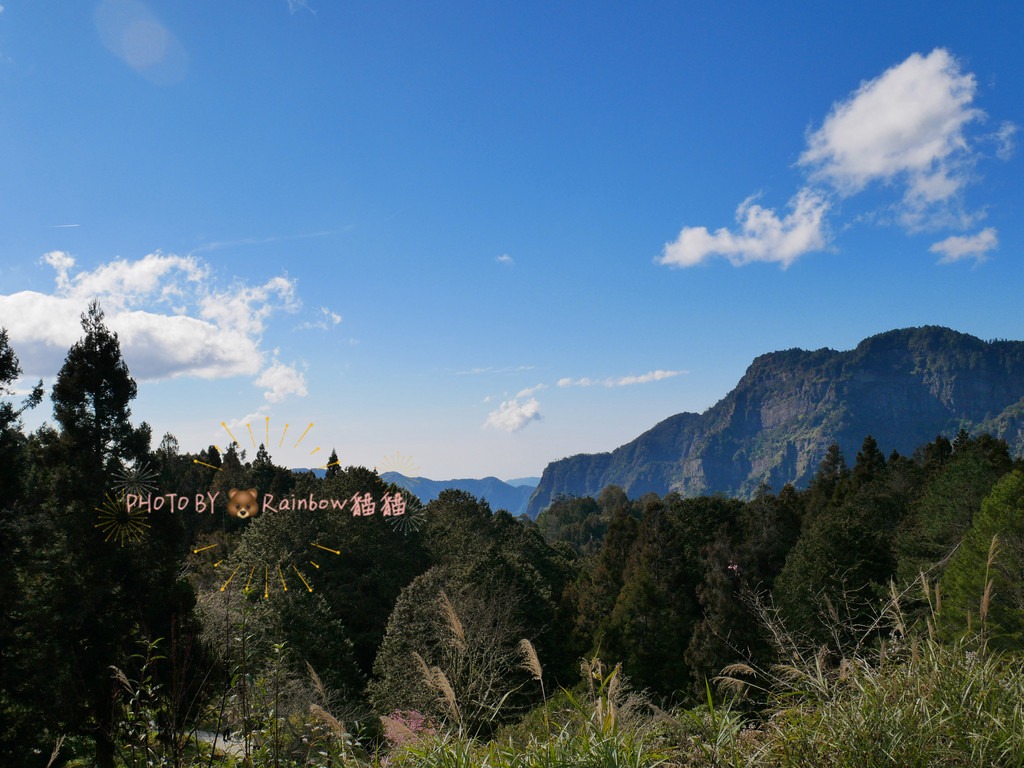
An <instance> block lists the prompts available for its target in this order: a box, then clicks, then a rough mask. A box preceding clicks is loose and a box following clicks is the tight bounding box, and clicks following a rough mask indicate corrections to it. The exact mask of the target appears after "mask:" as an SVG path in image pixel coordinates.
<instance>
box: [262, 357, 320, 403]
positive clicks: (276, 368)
mask: <svg viewBox="0 0 1024 768" xmlns="http://www.w3.org/2000/svg"><path fill="white" fill-rule="evenodd" d="M254 383H255V384H256V386H257V387H263V388H265V389H266V390H267V391H266V392H264V393H263V396H264V397H265V398H266V399H267V400H269V401H270V402H272V403H279V402H281V401H282V400H284V399H285V398H286V397H287V396H288V395H298V396H299V397H305V396H306V395H307V394H309V393H308V392H307V391H306V378H305V376H303V375H302V374H301V373H299V372H298V371H297V370H295V367H294V366H291V365H284V364H283V363H280V362H278V361H276V360H275V361H274V363H273V365H271V366H269V367H268V368H267V369H265V370H264V371H263V372H262V373H261V374H260V376H259V378H258V379H256V381H255V382H254Z"/></svg>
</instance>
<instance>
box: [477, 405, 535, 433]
mask: <svg viewBox="0 0 1024 768" xmlns="http://www.w3.org/2000/svg"><path fill="white" fill-rule="evenodd" d="M540 418H541V415H540V403H538V402H537V400H536V398H532V397H531V398H530V399H529V400H527V401H526V402H525V403H520V402H519V400H518V399H512V400H505V401H503V402H502V404H501V405H500V406H498V409H497V410H496V411H491V413H490V414H489V415H488V416H487V421H485V422H484V424H483V426H484V427H485V428H486V427H494V428H495V429H501V430H504V431H505V432H509V433H512V432H518V431H519V430H521V429H522V428H523V427H525V426H526V425H527V424H529V423H530V422H531V421H535V420H540Z"/></svg>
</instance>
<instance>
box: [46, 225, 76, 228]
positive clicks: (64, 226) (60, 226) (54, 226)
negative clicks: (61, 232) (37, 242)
mask: <svg viewBox="0 0 1024 768" xmlns="http://www.w3.org/2000/svg"><path fill="white" fill-rule="evenodd" d="M77 226H78V224H51V225H50V229H67V228H68V227H77Z"/></svg>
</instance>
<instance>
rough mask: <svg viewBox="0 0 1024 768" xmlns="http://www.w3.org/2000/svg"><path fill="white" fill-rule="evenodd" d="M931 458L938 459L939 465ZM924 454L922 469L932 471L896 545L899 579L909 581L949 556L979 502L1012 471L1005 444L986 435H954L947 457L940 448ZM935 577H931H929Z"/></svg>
mask: <svg viewBox="0 0 1024 768" xmlns="http://www.w3.org/2000/svg"><path fill="white" fill-rule="evenodd" d="M948 445H949V442H948V441H945V446H948ZM936 454H938V455H941V456H942V459H941V463H940V462H939V461H936V458H935V457H936ZM925 455H926V456H929V458H928V459H926V464H925V466H926V467H930V469H931V471H930V472H929V473H928V476H927V480H926V481H925V483H924V485H923V487H922V488H921V491H920V493H919V494H918V496H917V500H916V503H915V504H914V505H913V507H912V511H911V514H910V515H909V516H908V518H907V520H906V521H905V522H904V524H903V526H902V527H901V529H900V532H899V537H898V540H897V545H896V546H897V556H898V558H899V575H900V576H901V578H902V580H903V581H908V580H912V579H914V578H915V577H916V576H917V575H918V573H920V572H921V571H922V570H926V569H928V568H930V567H931V566H933V565H934V564H936V563H939V562H940V561H944V560H945V559H946V558H947V557H948V556H949V555H950V554H951V553H952V552H953V550H954V548H955V547H956V546H957V545H958V544H959V542H960V539H961V538H962V537H963V535H964V533H965V532H966V531H967V529H968V528H969V527H970V525H971V521H972V520H973V517H974V514H975V512H977V511H978V510H979V509H981V502H982V499H984V498H985V497H986V496H987V495H988V494H989V492H990V491H991V489H992V486H993V485H994V484H995V482H996V480H998V479H999V478H1000V477H1002V476H1003V475H1004V474H1006V473H1007V472H1008V471H1009V470H1010V467H1011V462H1010V456H1009V451H1008V449H1007V446H1006V443H1004V442H1003V441H1001V440H994V439H993V438H991V437H989V436H988V435H982V436H980V437H979V438H978V439H976V440H972V439H971V438H970V437H969V436H967V433H966V432H964V431H961V433H960V434H959V435H957V440H956V451H955V453H953V454H949V453H946V452H945V450H944V446H942V445H941V444H940V446H939V451H935V450H932V451H927V450H926V451H925ZM940 574H941V571H940ZM940 574H933V579H934V578H935V577H936V576H938V575H940Z"/></svg>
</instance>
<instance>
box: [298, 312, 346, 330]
mask: <svg viewBox="0 0 1024 768" xmlns="http://www.w3.org/2000/svg"><path fill="white" fill-rule="evenodd" d="M340 322H341V315H339V314H338V313H337V312H332V311H331V310H329V309H328V308H327V307H320V317H319V319H318V320H317V321H316V322H312V321H309V320H307V321H306V322H304V323H302V324H301V325H299V326H297V329H298V330H303V331H304V330H308V329H310V328H317V329H319V330H321V331H326V330H330V328H331V327H332V326H335V325H337V324H338V323H340Z"/></svg>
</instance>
